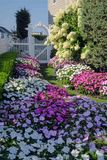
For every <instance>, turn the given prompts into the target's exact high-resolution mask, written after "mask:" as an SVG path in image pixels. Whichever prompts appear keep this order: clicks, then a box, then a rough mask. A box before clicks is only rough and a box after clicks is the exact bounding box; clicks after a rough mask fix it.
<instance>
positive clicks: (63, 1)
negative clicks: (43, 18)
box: [48, 0, 76, 24]
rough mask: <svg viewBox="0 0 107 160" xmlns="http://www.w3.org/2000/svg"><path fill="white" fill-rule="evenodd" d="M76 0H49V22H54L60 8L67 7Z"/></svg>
mask: <svg viewBox="0 0 107 160" xmlns="http://www.w3.org/2000/svg"><path fill="white" fill-rule="evenodd" d="M74 2H76V0H48V24H52V23H53V17H54V16H55V15H56V14H57V12H58V11H59V10H60V9H66V8H67V7H68V6H69V5H70V4H72V3H74Z"/></svg>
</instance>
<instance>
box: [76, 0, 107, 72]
mask: <svg viewBox="0 0 107 160" xmlns="http://www.w3.org/2000/svg"><path fill="white" fill-rule="evenodd" d="M78 3H79V4H78V5H79V9H78V22H79V23H78V26H79V28H80V31H81V34H82V36H83V37H84V39H85V40H86V41H87V44H86V46H85V48H84V50H83V53H82V55H81V57H82V59H84V60H85V61H86V63H88V64H90V65H91V66H92V67H93V68H94V69H96V70H98V71H105V70H106V69H107V0H78Z"/></svg>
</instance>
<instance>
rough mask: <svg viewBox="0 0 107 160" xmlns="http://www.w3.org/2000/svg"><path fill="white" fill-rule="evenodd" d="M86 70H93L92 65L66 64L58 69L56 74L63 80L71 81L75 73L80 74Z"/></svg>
mask: <svg viewBox="0 0 107 160" xmlns="http://www.w3.org/2000/svg"><path fill="white" fill-rule="evenodd" d="M84 70H91V68H90V67H88V66H86V65H82V64H77V65H73V64H72V65H69V64H68V65H65V66H64V67H63V68H61V69H58V70H57V71H56V76H57V78H58V79H60V80H62V81H67V82H69V81H70V80H71V79H72V78H73V77H74V76H75V75H78V74H80V73H81V72H82V71H84Z"/></svg>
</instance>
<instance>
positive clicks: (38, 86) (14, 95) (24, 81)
mask: <svg viewBox="0 0 107 160" xmlns="http://www.w3.org/2000/svg"><path fill="white" fill-rule="evenodd" d="M47 84H48V82H47V81H45V80H42V79H40V78H35V77H28V78H24V77H23V78H17V79H11V80H10V81H9V82H8V83H7V84H5V86H4V90H5V92H4V94H3V96H4V98H5V99H7V100H11V101H14V100H17V99H18V100H24V99H29V98H30V97H33V96H34V95H35V94H36V93H37V92H40V91H42V90H44V89H45V86H46V85H47Z"/></svg>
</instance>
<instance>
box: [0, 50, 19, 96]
mask: <svg viewBox="0 0 107 160" xmlns="http://www.w3.org/2000/svg"><path fill="white" fill-rule="evenodd" d="M16 56H17V54H16V53H15V52H6V53H4V54H2V55H0V99H1V98H2V93H3V87H4V84H5V83H6V81H7V80H8V78H9V76H12V74H13V69H14V64H15V59H16Z"/></svg>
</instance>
